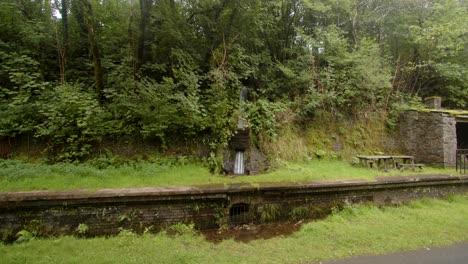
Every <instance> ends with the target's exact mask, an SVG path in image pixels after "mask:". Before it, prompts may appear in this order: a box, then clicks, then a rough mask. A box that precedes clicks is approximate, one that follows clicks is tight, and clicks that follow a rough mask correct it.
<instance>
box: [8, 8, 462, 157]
mask: <svg viewBox="0 0 468 264" xmlns="http://www.w3.org/2000/svg"><path fill="white" fill-rule="evenodd" d="M467 38H468V2H467V1H464V0H412V1H407V0H290V1H286V0H139V1H138V0H1V2H0V116H1V118H0V137H2V138H10V139H11V138H18V137H22V136H25V135H28V136H30V137H32V138H34V139H36V140H37V141H42V142H46V144H47V147H48V151H49V152H50V153H52V154H53V155H54V157H55V158H56V159H57V160H76V159H83V158H86V157H87V156H88V155H89V154H90V152H91V151H92V147H93V144H94V143H95V142H99V141H100V140H102V139H104V138H113V139H118V138H122V137H141V138H151V139H154V140H156V141H158V142H160V144H161V145H162V146H165V145H168V144H171V142H173V141H174V140H176V139H177V140H191V139H194V138H196V139H197V140H199V141H201V142H203V144H205V145H206V146H208V148H209V149H210V150H211V152H212V154H213V155H215V154H216V153H217V150H218V149H219V148H222V147H223V146H224V145H226V142H227V141H228V140H229V138H230V137H231V135H232V133H233V131H234V130H235V127H236V122H237V119H238V118H239V116H243V117H244V118H245V119H246V120H247V122H248V124H249V126H250V127H251V130H252V132H253V133H255V134H257V135H258V134H264V135H269V136H274V135H275V133H276V131H275V128H276V126H277V120H276V117H277V114H278V113H280V112H288V113H289V115H290V116H292V117H293V118H292V119H291V122H294V123H296V124H301V123H304V122H307V121H308V120H313V119H314V118H316V117H317V116H320V115H321V114H323V113H328V114H330V115H332V116H337V117H341V118H355V117H357V116H359V115H360V114H363V113H364V114H365V113H372V112H385V113H388V114H389V115H391V114H392V113H395V112H397V111H398V109H401V107H404V106H408V105H412V104H417V103H418V102H419V101H420V98H422V97H427V96H441V97H442V98H443V100H444V101H443V104H444V106H445V107H447V108H467V107H468V41H467ZM244 88H246V89H247V90H248V100H247V101H246V102H243V103H242V104H243V106H242V107H241V108H242V109H244V110H242V111H240V110H239V109H240V108H239V93H240V90H241V89H244Z"/></svg>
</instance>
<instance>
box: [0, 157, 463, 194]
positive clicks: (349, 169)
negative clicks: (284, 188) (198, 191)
mask: <svg viewBox="0 0 468 264" xmlns="http://www.w3.org/2000/svg"><path fill="white" fill-rule="evenodd" d="M454 172H455V171H454V170H453V169H450V170H449V169H441V168H424V170H423V171H421V172H414V171H411V170H409V171H405V172H400V171H397V170H391V171H389V172H384V171H381V170H376V169H367V168H358V167H353V166H352V165H351V164H350V163H348V162H345V161H339V160H312V161H309V162H296V163H291V162H283V163H280V164H279V166H278V168H277V169H275V170H273V171H272V172H269V173H265V174H261V175H255V176H240V177H230V176H226V175H213V174H210V173H209V171H208V169H207V168H206V167H204V166H202V165H200V164H196V163H193V162H170V161H166V162H134V163H131V164H127V165H122V166H119V167H112V166H108V167H106V168H103V169H99V168H97V167H96V166H93V165H91V164H78V165H75V164H65V163H62V164H54V165H46V164H42V163H39V164H35V163H25V162H22V161H15V160H1V161H0V191H19V190H64V189H99V188H119V187H143V186H167V185H198V184H213V183H236V182H274V181H293V182H297V181H310V180H331V179H367V180H370V179H373V178H375V177H377V176H396V175H408V174H415V173H424V174H450V173H454Z"/></svg>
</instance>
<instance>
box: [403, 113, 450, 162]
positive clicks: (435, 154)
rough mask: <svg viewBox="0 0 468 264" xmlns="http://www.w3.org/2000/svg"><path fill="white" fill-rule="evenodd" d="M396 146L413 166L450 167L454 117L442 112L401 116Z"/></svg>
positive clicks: (404, 114)
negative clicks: (417, 164) (411, 156)
mask: <svg viewBox="0 0 468 264" xmlns="http://www.w3.org/2000/svg"><path fill="white" fill-rule="evenodd" d="M400 142H401V144H402V147H403V149H404V150H405V151H406V153H407V154H409V155H413V156H415V158H416V161H417V162H420V163H427V164H436V165H443V166H454V165H455V155H456V149H457V134H456V120H455V117H453V116H450V115H449V114H447V113H443V112H419V111H406V112H403V113H402V114H401V116H400Z"/></svg>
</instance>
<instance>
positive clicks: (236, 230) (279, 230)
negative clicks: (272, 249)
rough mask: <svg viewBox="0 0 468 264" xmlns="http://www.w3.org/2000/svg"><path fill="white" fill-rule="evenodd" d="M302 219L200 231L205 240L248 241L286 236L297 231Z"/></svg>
mask: <svg viewBox="0 0 468 264" xmlns="http://www.w3.org/2000/svg"><path fill="white" fill-rule="evenodd" d="M302 223H303V222H302V221H299V222H293V223H291V222H288V223H271V224H260V225H259V224H255V225H254V224H246V225H238V226H231V227H230V228H229V229H227V230H207V231H202V232H201V233H202V235H203V236H204V237H205V238H206V240H208V241H210V242H214V243H219V242H221V241H223V240H225V239H234V240H235V241H238V242H244V243H248V242H250V241H252V240H256V239H269V238H273V237H278V236H288V235H291V234H293V233H294V232H297V231H299V229H301V226H302Z"/></svg>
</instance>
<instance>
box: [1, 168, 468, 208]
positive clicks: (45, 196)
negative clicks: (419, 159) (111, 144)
mask: <svg viewBox="0 0 468 264" xmlns="http://www.w3.org/2000/svg"><path fill="white" fill-rule="evenodd" d="M450 184H457V185H467V186H468V176H467V175H465V176H453V175H418V176H400V177H378V178H377V179H376V180H374V181H365V180H333V181H331V180H328V181H310V182H283V183H282V182H271V183H234V184H226V185H224V184H214V185H200V186H169V187H143V188H116V189H109V188H106V189H100V190H97V191H91V190H65V191H21V192H0V208H11V207H12V206H13V207H18V206H22V205H24V206H32V205H34V204H37V205H46V204H47V205H49V206H50V205H54V204H56V205H61V204H63V203H67V204H89V203H96V202H98V203H128V202H130V203H131V202H145V201H161V200H168V201H172V200H187V199H189V200H200V199H202V200H216V199H226V197H227V196H228V195H232V194H242V193H266V192H268V193H271V192H276V193H322V192H342V191H356V190H366V189H367V190H372V189H388V188H402V187H405V188H408V187H416V186H426V185H430V186H436V185H450Z"/></svg>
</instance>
